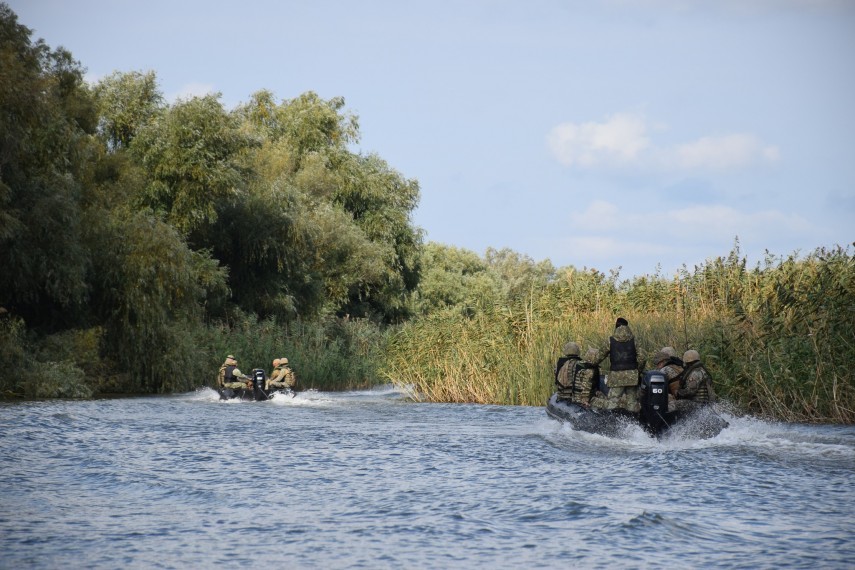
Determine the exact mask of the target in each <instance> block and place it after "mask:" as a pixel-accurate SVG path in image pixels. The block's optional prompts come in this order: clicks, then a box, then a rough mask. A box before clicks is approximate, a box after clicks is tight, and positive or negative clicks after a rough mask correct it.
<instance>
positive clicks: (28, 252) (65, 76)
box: [0, 4, 95, 328]
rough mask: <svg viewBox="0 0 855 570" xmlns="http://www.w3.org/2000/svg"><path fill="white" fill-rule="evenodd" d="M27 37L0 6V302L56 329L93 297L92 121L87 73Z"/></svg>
mask: <svg viewBox="0 0 855 570" xmlns="http://www.w3.org/2000/svg"><path fill="white" fill-rule="evenodd" d="M30 34H31V30H29V29H28V28H26V27H24V26H22V25H20V24H18V22H17V16H16V15H15V14H14V13H13V12H12V11H11V10H10V9H9V7H8V6H7V5H6V4H0V117H2V118H3V120H2V121H0V264H2V267H3V271H2V272H0V299H3V302H4V305H5V306H6V308H7V309H9V310H11V311H12V312H13V313H16V314H18V315H20V316H22V317H24V319H25V320H26V322H27V324H28V325H29V326H33V327H40V326H45V327H49V328H56V327H61V326H62V325H63V324H66V323H68V322H70V321H73V320H74V319H75V318H76V317H75V312H76V311H79V310H81V309H82V307H83V303H84V301H85V297H86V293H87V284H86V282H85V275H86V268H87V266H88V255H87V251H86V250H85V248H83V247H82V245H81V240H80V222H79V220H80V193H81V184H80V169H81V168H83V165H84V164H85V162H86V161H85V159H84V157H86V156H88V155H89V154H90V149H91V145H92V142H91V137H90V136H89V135H90V134H91V133H92V132H93V128H94V123H95V121H94V113H93V106H92V104H91V99H90V98H89V94H88V92H87V90H86V88H85V86H84V83H83V69H82V68H81V67H80V65H79V64H78V63H77V62H76V61H74V60H73V59H72V57H71V55H70V54H69V53H68V52H66V51H65V50H61V49H60V50H55V51H52V50H50V49H49V48H48V47H47V46H46V45H45V44H44V42H42V41H41V40H39V41H37V42H35V43H33V42H32V41H31V40H30ZM77 316H79V314H78V315H77Z"/></svg>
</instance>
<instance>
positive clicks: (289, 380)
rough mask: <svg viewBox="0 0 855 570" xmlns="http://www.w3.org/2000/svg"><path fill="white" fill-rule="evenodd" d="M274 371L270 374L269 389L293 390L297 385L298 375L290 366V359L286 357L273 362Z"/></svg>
mask: <svg viewBox="0 0 855 570" xmlns="http://www.w3.org/2000/svg"><path fill="white" fill-rule="evenodd" d="M273 365H274V369H273V372H271V373H270V379H269V380H268V382H267V385H268V387H269V388H276V389H283V388H289V389H291V390H293V389H294V388H295V386H296V385H297V375H296V374H294V371H293V370H291V367H290V366H288V359H287V358H285V357H284V356H283V357H282V358H277V359H276V360H274V361H273Z"/></svg>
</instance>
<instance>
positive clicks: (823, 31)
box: [7, 0, 855, 278]
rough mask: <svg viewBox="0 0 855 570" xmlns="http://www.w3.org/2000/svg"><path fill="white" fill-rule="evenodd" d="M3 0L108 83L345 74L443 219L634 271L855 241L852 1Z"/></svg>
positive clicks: (480, 233) (359, 107)
mask: <svg viewBox="0 0 855 570" xmlns="http://www.w3.org/2000/svg"><path fill="white" fill-rule="evenodd" d="M7 3H8V4H9V6H10V7H11V8H12V10H13V11H14V12H15V13H16V14H17V15H18V18H19V22H20V23H21V24H23V25H25V26H27V27H29V28H31V29H32V30H33V38H34V39H36V38H43V39H44V40H45V42H46V43H47V44H48V45H49V46H51V47H53V48H56V47H59V46H62V47H65V48H66V49H68V50H69V51H70V52H71V53H72V55H73V56H74V57H75V59H77V60H78V61H80V62H81V64H82V65H83V66H84V67H85V68H86V69H87V75H86V77H87V80H88V81H90V82H95V81H98V80H99V79H100V78H103V77H105V76H107V75H109V74H110V73H112V72H113V71H116V70H118V71H125V72H128V71H149V70H153V71H154V72H155V73H156V75H157V78H158V83H159V85H160V89H161V91H162V92H163V94H164V96H165V97H166V99H167V100H168V101H170V102H173V101H175V100H177V99H178V98H187V97H191V96H194V95H204V94H207V93H220V94H221V101H222V103H223V104H224V106H226V107H227V108H233V107H234V106H236V105H238V104H240V103H242V102H246V101H247V100H248V99H249V97H250V96H251V95H252V94H253V93H255V92H256V91H259V90H261V89H267V90H270V91H271V92H273V93H274V95H275V96H276V97H277V99H278V100H279V101H281V100H285V99H291V98H294V97H297V96H298V95H300V94H301V93H304V92H307V91H314V92H315V93H317V94H318V95H319V96H321V97H322V98H324V99H330V98H332V97H339V96H340V97H343V98H344V99H345V102H346V107H345V109H346V111H347V112H350V113H353V114H355V115H357V116H358V117H359V125H360V132H361V138H360V140H359V142H358V143H357V144H355V145H354V147H353V150H354V151H355V152H360V153H365V154H368V153H374V154H377V155H378V156H380V157H381V158H383V159H384V160H385V161H386V162H387V163H388V164H389V165H390V167H392V168H393V169H395V170H396V171H398V172H399V173H401V175H402V176H404V177H405V178H408V179H414V180H417V181H418V183H419V187H420V189H421V199H420V202H419V206H418V208H417V209H416V210H415V211H414V213H413V222H414V224H415V225H416V226H418V227H420V228H421V229H422V230H423V231H424V232H425V239H426V241H434V242H440V243H444V244H447V245H453V246H457V247H461V248H466V249H469V250H472V251H475V252H476V253H478V254H483V253H484V252H485V251H486V249H487V248H488V247H492V248H495V249H502V248H510V249H512V250H514V251H516V252H518V253H520V254H524V255H527V256H529V257H531V258H532V259H533V260H535V261H541V260H544V259H549V260H550V261H551V262H552V263H553V264H554V265H555V266H557V267H564V266H570V265H572V266H575V267H577V268H580V269H581V268H588V269H597V270H599V271H602V272H604V273H607V272H609V271H613V270H619V272H620V276H621V277H622V278H630V277H633V276H638V275H652V274H654V273H657V272H658V273H660V274H662V275H664V276H666V277H667V276H673V275H674V273H675V271H678V270H679V269H680V268H681V267H683V266H684V265H685V266H686V267H687V268H688V269H689V270H690V271H691V270H692V269H693V268H694V267H695V266H696V265H700V264H703V263H704V262H705V261H707V260H709V259H713V258H716V257H719V256H727V255H728V254H729V253H730V251H731V250H732V249H733V247H734V244H735V243H736V240H738V242H739V247H740V251H741V252H742V254H743V255H745V256H747V257H748V260H749V264H750V265H754V264H755V263H758V262H761V261H762V260H763V259H764V258H765V257H766V255H767V252H768V253H771V254H773V255H775V256H784V257H786V256H788V255H790V254H793V253H796V254H799V255H806V254H808V253H811V252H813V251H814V250H815V249H816V248H818V247H834V246H836V245H841V246H843V247H851V244H852V243H853V241H855V1H851V0H751V1H748V2H745V1H741V0H740V1H736V0H717V1H702V0H698V1H691V0H636V1H629V0H602V1H593V0H564V1H561V0H520V1H487V0H427V1H422V0H414V1H405V0H352V1H344V0H306V1H293V0H275V1H260V0H259V1H255V0H243V1H241V2H234V1H224V0H202V1H197V0H171V1H163V0H147V1H145V2H139V1H138V0H133V1H125V0H74V1H71V0H7ZM850 251H851V249H850Z"/></svg>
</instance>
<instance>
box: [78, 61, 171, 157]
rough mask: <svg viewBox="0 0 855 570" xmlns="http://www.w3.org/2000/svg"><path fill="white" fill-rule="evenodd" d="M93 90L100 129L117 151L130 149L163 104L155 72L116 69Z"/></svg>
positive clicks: (109, 145) (105, 138)
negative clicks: (133, 141)
mask: <svg viewBox="0 0 855 570" xmlns="http://www.w3.org/2000/svg"><path fill="white" fill-rule="evenodd" d="M93 92H94V95H95V99H96V101H97V104H98V113H99V116H100V121H99V131H100V133H101V136H102V137H104V140H105V142H106V143H107V146H108V147H109V148H111V149H114V150H115V149H120V148H128V145H130V144H131V141H132V140H133V139H134V136H136V134H137V132H138V131H139V130H140V129H141V128H142V127H143V126H145V125H146V124H147V123H148V122H149V121H151V120H152V119H153V118H154V117H155V116H156V115H157V113H158V111H159V110H160V109H161V108H162V105H163V96H162V95H161V93H160V91H159V89H158V87H157V78H156V77H155V73H154V72H153V71H148V72H146V73H142V72H138V71H131V72H127V73H123V72H119V71H115V72H113V73H112V74H110V75H108V76H107V77H105V78H104V79H102V80H101V81H99V82H98V83H97V84H96V85H95V88H94V89H93Z"/></svg>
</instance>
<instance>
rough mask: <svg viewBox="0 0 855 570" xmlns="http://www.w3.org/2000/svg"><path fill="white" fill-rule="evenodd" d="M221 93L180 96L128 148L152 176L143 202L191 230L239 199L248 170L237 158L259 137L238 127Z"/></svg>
mask: <svg viewBox="0 0 855 570" xmlns="http://www.w3.org/2000/svg"><path fill="white" fill-rule="evenodd" d="M219 97H220V96H219V94H217V95H207V96H205V97H194V98H193V99H190V100H188V101H180V102H178V103H176V104H175V105H173V106H172V107H170V108H169V109H168V110H166V111H164V112H163V113H162V114H160V115H158V116H157V117H156V118H154V119H153V120H152V121H150V122H149V123H148V124H146V125H145V126H144V127H143V128H142V129H140V131H139V132H138V133H137V135H136V137H135V138H134V139H133V141H132V143H131V150H132V151H133V152H134V153H135V154H136V156H137V157H138V159H139V160H140V162H141V163H142V165H143V166H144V167H145V168H146V169H147V171H148V172H149V175H150V176H151V181H150V183H149V185H148V187H147V188H146V191H145V193H144V195H143V196H142V202H143V204H144V205H146V206H148V207H150V208H152V209H153V210H154V211H157V212H162V213H163V214H164V215H165V216H166V220H167V221H168V222H169V223H170V224H171V225H173V226H175V227H176V228H178V229H179V230H181V231H182V232H184V233H186V234H188V235H189V234H190V233H191V232H193V231H194V230H197V229H200V228H202V227H203V226H206V225H210V224H213V223H215V222H216V221H217V219H218V215H217V210H218V206H219V205H221V204H224V203H225V204H228V203H232V202H235V201H236V200H238V199H239V195H240V194H241V192H242V190H243V188H244V186H245V179H246V178H247V177H248V175H249V172H248V171H247V170H246V169H245V168H244V167H243V166H242V163H241V158H242V155H243V153H245V152H246V151H247V150H248V149H249V148H251V147H253V146H257V144H258V141H257V140H256V139H254V138H252V137H250V136H249V135H247V134H246V133H244V132H242V131H241V129H240V128H239V122H238V119H237V118H236V117H234V116H232V115H230V114H229V113H227V112H226V111H225V110H224V109H223V107H222V105H221V104H220V101H219Z"/></svg>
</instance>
